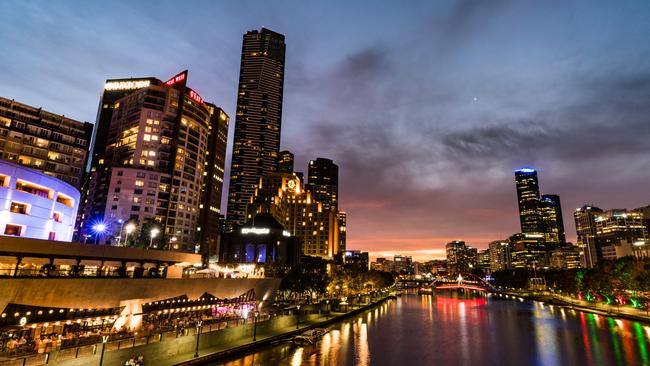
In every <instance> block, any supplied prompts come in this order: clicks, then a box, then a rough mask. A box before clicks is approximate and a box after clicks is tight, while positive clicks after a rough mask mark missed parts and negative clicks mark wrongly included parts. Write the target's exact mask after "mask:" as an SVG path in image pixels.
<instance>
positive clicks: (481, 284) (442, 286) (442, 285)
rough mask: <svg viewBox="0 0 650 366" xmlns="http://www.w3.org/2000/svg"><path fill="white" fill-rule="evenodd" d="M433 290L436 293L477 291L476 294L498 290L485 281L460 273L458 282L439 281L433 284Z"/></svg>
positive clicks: (469, 274)
mask: <svg viewBox="0 0 650 366" xmlns="http://www.w3.org/2000/svg"><path fill="white" fill-rule="evenodd" d="M463 275H465V277H463ZM432 287H433V289H434V290H436V291H458V290H462V291H476V292H484V293H488V292H495V291H496V289H495V288H494V287H492V285H490V284H489V283H488V282H487V281H485V280H484V279H482V278H480V277H478V276H476V275H474V274H471V273H459V274H458V277H457V278H456V280H439V281H435V282H434V283H433V286H432Z"/></svg>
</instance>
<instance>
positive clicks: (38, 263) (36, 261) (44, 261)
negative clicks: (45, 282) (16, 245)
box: [20, 257, 50, 266]
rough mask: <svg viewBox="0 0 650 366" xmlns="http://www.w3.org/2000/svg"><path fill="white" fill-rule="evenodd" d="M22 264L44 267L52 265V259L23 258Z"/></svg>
mask: <svg viewBox="0 0 650 366" xmlns="http://www.w3.org/2000/svg"><path fill="white" fill-rule="evenodd" d="M20 264H24V265H27V264H31V265H34V266H42V265H45V264H50V259H49V258H34V257H27V258H23V260H22V261H21V262H20Z"/></svg>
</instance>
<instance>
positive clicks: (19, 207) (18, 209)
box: [9, 202, 27, 215]
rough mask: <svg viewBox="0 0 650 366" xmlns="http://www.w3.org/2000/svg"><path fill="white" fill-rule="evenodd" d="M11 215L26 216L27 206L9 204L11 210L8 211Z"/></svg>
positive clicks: (14, 203) (17, 203)
mask: <svg viewBox="0 0 650 366" xmlns="http://www.w3.org/2000/svg"><path fill="white" fill-rule="evenodd" d="M9 210H10V211H11V212H13V213H17V214H23V215H27V205H26V204H24V203H19V202H11V208H10V209H9Z"/></svg>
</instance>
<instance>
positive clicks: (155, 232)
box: [149, 227, 160, 248]
mask: <svg viewBox="0 0 650 366" xmlns="http://www.w3.org/2000/svg"><path fill="white" fill-rule="evenodd" d="M158 233H160V229H158V228H157V227H155V228H153V229H151V231H150V232H149V248H151V247H152V246H153V238H155V237H156V236H158Z"/></svg>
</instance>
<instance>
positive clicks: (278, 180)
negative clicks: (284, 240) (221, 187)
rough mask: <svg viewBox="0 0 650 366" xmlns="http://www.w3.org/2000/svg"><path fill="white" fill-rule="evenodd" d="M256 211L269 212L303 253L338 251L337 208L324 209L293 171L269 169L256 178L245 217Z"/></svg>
mask: <svg viewBox="0 0 650 366" xmlns="http://www.w3.org/2000/svg"><path fill="white" fill-rule="evenodd" d="M267 187H268V188H267ZM270 194H273V195H272V196H270V197H269V196H268V195H270ZM260 213H270V214H271V215H272V216H273V217H275V219H276V220H277V221H278V222H279V223H280V224H281V225H282V226H283V227H284V229H285V230H286V231H287V233H288V235H291V236H295V237H297V238H298V239H299V240H300V241H301V243H302V252H303V254H305V255H310V256H318V257H324V258H328V259H331V258H332V257H333V256H335V255H337V254H339V248H340V242H339V227H338V225H339V220H338V215H337V212H335V211H328V210H324V209H323V204H322V203H320V202H318V201H316V200H314V199H313V197H312V195H311V192H308V191H305V189H304V186H303V184H302V182H301V180H300V178H299V177H298V176H297V175H295V174H286V173H273V174H271V175H269V176H268V177H267V178H266V179H265V178H262V179H261V180H260V184H259V189H258V190H256V193H255V196H254V197H251V202H250V204H249V205H248V206H247V212H246V218H247V221H248V220H250V219H253V218H254V217H255V216H256V215H257V214H260Z"/></svg>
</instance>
